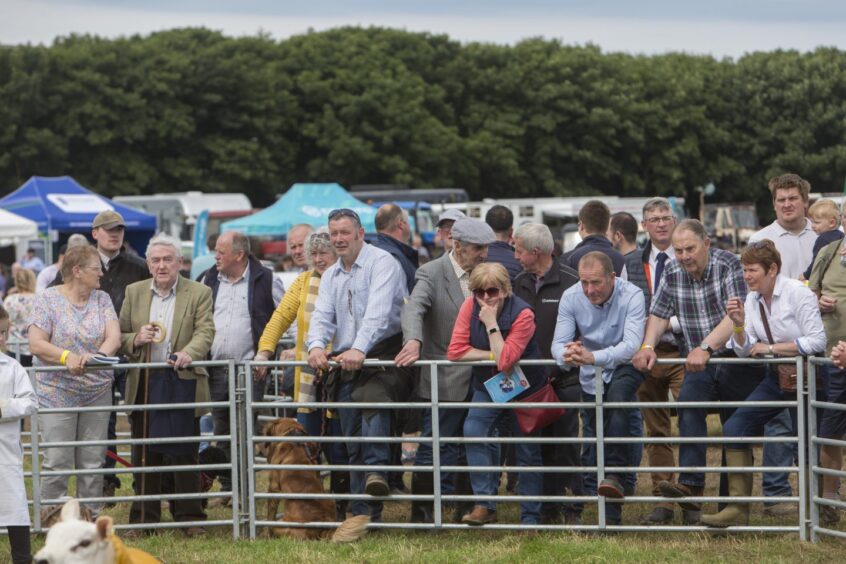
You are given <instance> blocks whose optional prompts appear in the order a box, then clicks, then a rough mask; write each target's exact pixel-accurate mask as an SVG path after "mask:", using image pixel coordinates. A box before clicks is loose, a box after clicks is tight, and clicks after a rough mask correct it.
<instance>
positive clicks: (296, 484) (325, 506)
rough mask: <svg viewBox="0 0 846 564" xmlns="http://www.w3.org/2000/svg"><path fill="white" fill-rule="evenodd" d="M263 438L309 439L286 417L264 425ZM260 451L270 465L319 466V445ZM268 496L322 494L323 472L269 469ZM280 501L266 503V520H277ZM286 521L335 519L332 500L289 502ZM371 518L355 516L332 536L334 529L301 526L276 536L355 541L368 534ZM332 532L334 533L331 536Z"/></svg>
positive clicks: (268, 446) (273, 445) (277, 445)
mask: <svg viewBox="0 0 846 564" xmlns="http://www.w3.org/2000/svg"><path fill="white" fill-rule="evenodd" d="M262 435H264V436H268V437H287V436H298V437H302V436H306V433H305V429H304V428H303V427H302V425H300V424H299V423H297V422H296V420H294V419H290V418H287V417H282V418H279V419H277V420H275V421H271V422H270V423H268V424H267V425H265V426H264V429H263V430H262ZM260 451H261V453H262V454H264V455H265V456H266V457H267V462H268V463H269V464H280V465H284V464H315V465H316V464H317V463H318V460H317V458H318V453H319V452H320V446H319V445H318V444H317V443H303V442H279V441H274V442H266V443H262V444H261V446H260ZM268 493H298V494H302V493H315V494H322V493H324V491H323V482H322V481H321V480H320V471H319V470H318V469H315V470H270V484H269V486H268ZM278 508H279V499H278V498H272V499H268V500H267V520H268V521H275V520H276V511H277V509H278ZM284 520H285V521H289V522H296V523H315V522H317V523H326V522H332V521H334V520H335V503H334V502H333V501H332V500H330V499H287V500H285V515H284ZM368 523H370V517H369V516H367V515H356V516H353V517H350V518H348V519H346V520H345V521H344V522H343V523H341V525H340V526H339V527H338V528H337V529H336V530H335V532H334V533H332V530H331V529H309V528H300V527H276V528H274V529H272V531H273V534H274V535H275V536H286V537H292V538H295V539H301V540H311V539H324V538H331V540H332V542H352V541H355V540H358V539H359V538H361V537H362V536H364V535H365V534H367V524H368ZM330 533H332V534H331V535H330Z"/></svg>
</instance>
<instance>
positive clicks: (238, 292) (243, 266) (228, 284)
mask: <svg viewBox="0 0 846 564" xmlns="http://www.w3.org/2000/svg"><path fill="white" fill-rule="evenodd" d="M214 251H215V265H214V266H213V267H211V268H209V269H208V270H207V271H206V273H205V275H204V276H203V280H202V281H203V284H205V285H206V286H208V287H209V288H211V291H212V308H213V309H214V328H215V334H214V342H213V343H212V347H211V360H228V359H230V358H231V359H235V361H236V362H242V361H246V360H251V359H252V358H253V357H254V356H255V354H256V350H257V347H258V341H259V338H260V337H261V334H262V332H263V331H264V326H265V325H267V322H268V321H269V320H270V316H271V315H272V314H273V311H274V310H275V309H276V305H277V304H278V303H279V300H280V299H281V297H282V295H283V294H284V289H283V288H282V287H281V285H282V283H281V281H280V280H279V279H278V278H275V277H274V276H273V272H272V271H271V270H270V269H269V268H266V267H264V266H262V264H261V262H259V260H258V259H257V258H256V257H255V256H253V255H252V254H251V253H250V240H249V238H247V236H246V235H244V234H243V233H240V232H238V231H226V232H225V233H223V234H221V235H220V236H219V237H218V238H217V241H216V243H215V249H214ZM304 254H305V253H304ZM264 386H265V381H264V379H263V378H257V379H255V380H253V400H254V401H261V399H262V397H263V396H264ZM209 389H210V393H211V399H212V401H228V400H229V369H228V368H227V367H225V366H215V367H212V368H211V369H210V371H209ZM212 418H213V419H214V434H215V435H228V434H229V431H230V429H229V410H228V409H226V408H214V409H212ZM218 447H220V448H221V449H222V450H223V452H224V453H226V457H227V458H229V456H230V450H231V449H230V445H229V443H228V442H224V443H222V444H220V443H219V444H218ZM230 479H231V478H230V477H229V476H222V477H221V480H220V487H221V490H223V491H229V490H231V489H232V483H231V481H230ZM220 499H221V501H222V502H223V503H222V504H223V505H228V504H229V503H231V501H232V500H231V498H228V497H226V498H220Z"/></svg>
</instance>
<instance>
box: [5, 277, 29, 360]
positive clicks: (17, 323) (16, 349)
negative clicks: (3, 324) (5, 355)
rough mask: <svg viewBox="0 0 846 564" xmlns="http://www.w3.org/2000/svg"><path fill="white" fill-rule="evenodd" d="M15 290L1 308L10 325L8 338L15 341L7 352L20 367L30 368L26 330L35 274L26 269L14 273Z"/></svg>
mask: <svg viewBox="0 0 846 564" xmlns="http://www.w3.org/2000/svg"><path fill="white" fill-rule="evenodd" d="M15 288H17V289H18V291H17V292H15V293H14V294H11V295H10V296H7V297H6V299H5V300H3V307H5V308H6V311H7V312H8V313H9V320H10V321H11V323H12V327H11V331H10V333H11V335H10V336H11V337H12V340H14V341H15V343H13V344H12V346H11V348H10V350H9V352H10V353H11V354H12V356H14V357H16V358H17V359H18V362H20V363H21V365H22V366H32V353H30V351H29V344H28V343H27V335H26V328H27V326H28V325H29V322H30V319H32V305H33V303H34V302H35V273H34V272H33V271H31V270H30V269H28V268H21V269H18V270H17V271H16V272H15Z"/></svg>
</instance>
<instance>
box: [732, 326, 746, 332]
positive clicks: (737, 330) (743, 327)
mask: <svg viewBox="0 0 846 564" xmlns="http://www.w3.org/2000/svg"><path fill="white" fill-rule="evenodd" d="M744 329H746V325H741V326H740V327H735V328H734V332H735V333H743V330H744Z"/></svg>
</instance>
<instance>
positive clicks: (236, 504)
mask: <svg viewBox="0 0 846 564" xmlns="http://www.w3.org/2000/svg"><path fill="white" fill-rule="evenodd" d="M212 370H213V369H212ZM226 370H227V372H228V374H227V379H226V381H227V383H228V386H229V394H228V397H229V463H230V465H231V466H230V473H231V477H230V482H231V483H232V491H231V492H230V493H231V494H232V538H235V539H237V538H239V537H240V536H241V532H240V526H241V508H242V507H245V505H244V504H243V501H242V500H243V499H244V497H245V493H246V491H247V490H246V488H245V487H244V486H243V483H242V480H243V473H242V472H241V461H242V460H243V453H242V452H241V445H242V444H243V443H242V442H241V440H240V432H241V431H242V429H243V426H242V425H241V417H240V415H241V406H242V405H243V398H242V397H241V396H240V394H239V386H238V385H237V384H240V382H238V379H239V374H238V372H237V370H236V368H235V361H234V360H233V359H229V364H228V365H227V367H226ZM215 409H219V408H215ZM236 438H237V440H236Z"/></svg>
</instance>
